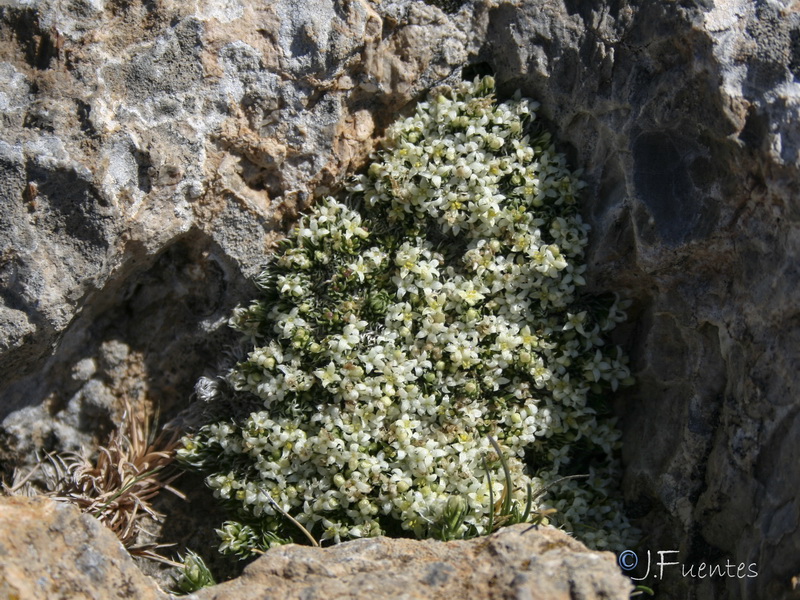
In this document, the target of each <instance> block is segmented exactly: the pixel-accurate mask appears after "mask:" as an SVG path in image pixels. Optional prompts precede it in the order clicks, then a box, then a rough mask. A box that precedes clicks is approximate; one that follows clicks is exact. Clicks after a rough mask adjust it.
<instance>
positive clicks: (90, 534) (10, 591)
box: [0, 497, 168, 600]
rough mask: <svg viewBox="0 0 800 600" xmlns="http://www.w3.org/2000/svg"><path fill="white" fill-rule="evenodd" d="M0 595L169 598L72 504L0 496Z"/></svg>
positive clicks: (108, 599)
mask: <svg viewBox="0 0 800 600" xmlns="http://www.w3.org/2000/svg"><path fill="white" fill-rule="evenodd" d="M0 531H2V532H3V536H2V538H0V540H1V541H0V597H2V598H52V599H54V600H55V599H56V598H64V599H66V598H69V599H70V600H73V599H74V600H82V599H84V598H85V599H90V598H96V599H97V600H111V599H113V598H120V599H122V598H137V599H138V598H140V599H141V600H160V599H164V600H166V598H167V597H168V596H167V594H164V593H163V592H161V591H160V590H159V589H158V587H157V586H156V585H155V584H154V583H153V581H152V580H151V579H150V578H149V577H147V576H145V575H143V574H142V572H141V571H140V570H139V568H138V567H137V566H136V564H135V563H134V562H133V559H132V558H131V557H130V555H129V554H128V553H127V551H126V550H125V549H124V548H123V547H122V544H120V542H119V540H118V539H117V537H116V536H115V535H114V534H113V533H112V532H111V531H110V530H108V529H106V527H104V526H103V525H102V524H100V522H99V521H97V520H96V519H93V518H92V517H89V516H86V515H82V514H81V513H80V511H79V510H78V509H77V508H75V507H74V506H72V505H70V504H63V503H60V502H54V501H53V500H49V499H45V498H25V497H0Z"/></svg>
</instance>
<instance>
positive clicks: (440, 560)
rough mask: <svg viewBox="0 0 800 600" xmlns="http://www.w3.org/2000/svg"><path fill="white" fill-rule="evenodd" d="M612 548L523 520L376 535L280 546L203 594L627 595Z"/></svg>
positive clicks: (408, 599)
mask: <svg viewBox="0 0 800 600" xmlns="http://www.w3.org/2000/svg"><path fill="white" fill-rule="evenodd" d="M632 587H633V586H632V585H631V583H630V580H629V579H628V578H627V577H625V576H623V575H622V574H621V573H620V571H619V568H618V567H617V565H616V558H615V556H614V555H613V554H611V553H610V552H591V551H589V550H587V549H586V547H585V546H583V544H581V543H580V542H577V541H576V540H574V539H573V538H570V537H569V536H567V535H566V534H564V533H563V532H561V531H559V530H557V529H552V528H547V527H542V528H533V527H532V526H530V525H525V524H520V525H514V526H512V527H508V528H506V529H502V530H500V531H499V532H497V533H495V534H493V535H491V536H489V537H486V538H477V539H473V540H468V541H456V542H447V543H445V542H438V541H434V540H425V541H418V540H408V539H390V538H383V537H381V538H370V539H362V540H355V541H351V542H345V543H343V544H339V545H337V546H333V547H330V548H323V549H320V548H312V547H309V546H296V545H289V546H281V547H277V548H273V549H271V550H269V551H268V552H267V553H266V554H265V555H264V556H262V557H260V558H259V559H258V560H256V561H255V562H254V563H252V564H251V565H249V566H248V567H247V568H246V569H245V571H244V573H243V574H242V575H241V576H240V577H238V578H237V579H235V580H233V581H231V582H228V583H224V584H221V585H218V586H215V587H212V588H207V589H204V590H200V591H199V592H197V593H196V594H195V595H194V598H196V599H197V600H222V599H225V600H237V599H240V598H241V599H244V598H282V599H285V600H294V599H300V598H303V599H305V600H329V599H333V598H336V599H342V600H344V599H347V600H362V599H363V600H374V599H378V598H392V599H397V600H417V599H418V600H437V599H442V600H445V599H451V598H527V599H530V600H561V599H563V600H568V599H572V598H584V599H585V600H590V599H592V598H597V599H600V598H603V599H607V600H612V599H617V600H627V599H628V598H629V595H630V591H631V589H632Z"/></svg>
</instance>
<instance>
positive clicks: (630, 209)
mask: <svg viewBox="0 0 800 600" xmlns="http://www.w3.org/2000/svg"><path fill="white" fill-rule="evenodd" d="M431 4H439V5H442V6H446V7H447V8H448V12H444V11H442V10H440V9H439V8H438V7H436V6H432V5H429V4H426V3H424V2H421V1H417V0H382V1H381V2H378V1H368V0H351V1H343V0H307V1H304V2H300V1H298V0H277V1H275V2H240V1H239V0H225V1H223V0H219V1H218V0H213V1H209V2H202V3H185V2H178V1H176V0H163V1H160V2H158V3H152V2H141V1H139V0H134V1H131V2H101V1H92V2H70V3H64V2H59V1H57V0H35V1H28V0H25V1H18V0H10V1H8V2H5V3H4V5H3V6H2V8H0V81H2V86H0V112H2V117H1V118H0V119H1V120H0V202H2V207H3V216H2V219H0V291H1V292H2V293H0V373H1V374H2V379H0V382H1V383H0V422H2V424H1V425H0V460H2V461H3V465H4V470H5V472H6V474H9V473H10V471H11V468H12V467H13V466H14V465H18V464H23V463H25V462H30V460H31V457H32V454H33V451H34V450H35V449H36V448H46V449H52V448H61V449H76V448H78V447H79V446H81V445H91V444H94V443H96V442H97V441H98V440H99V439H100V438H101V437H102V432H103V431H104V430H108V429H109V428H110V427H112V426H113V424H114V423H115V422H117V421H118V420H119V416H120V413H121V406H122V404H121V397H122V396H123V395H126V396H128V397H129V398H134V399H141V400H143V401H148V402H152V403H154V404H158V405H160V406H161V407H162V410H163V411H164V413H165V414H173V413H175V412H177V410H178V409H179V408H180V407H181V406H182V405H183V404H185V403H186V399H187V398H188V397H189V396H190V394H191V392H192V386H193V385H194V382H195V381H196V380H197V379H198V378H199V376H200V375H202V374H203V373H204V372H206V371H207V372H208V373H209V374H210V373H214V372H216V367H215V363H216V361H217V359H218V357H219V355H220V353H221V349H222V348H224V347H225V345H226V343H228V342H229V341H230V339H231V338H230V337H229V336H228V333H227V331H226V328H225V325H224V324H225V319H226V318H227V315H228V314H229V312H230V309H231V308H232V306H234V305H235V304H236V303H237V302H238V301H240V300H243V299H246V298H248V297H250V296H251V295H252V288H251V287H250V286H249V284H248V282H247V277H248V276H250V275H252V274H254V273H255V272H257V271H258V269H259V266H260V262H261V261H262V260H263V257H264V254H265V252H266V251H267V250H268V247H269V243H270V241H271V240H273V239H275V238H277V237H279V236H280V234H281V232H282V231H284V230H285V228H286V227H288V226H289V225H290V224H291V223H292V221H293V219H294V218H295V216H296V215H297V213H298V211H300V210H302V209H303V208H304V207H305V206H307V205H308V204H309V203H310V202H311V201H312V200H313V197H314V196H315V195H316V194H319V193H322V192H324V191H326V190H328V189H331V190H335V189H336V188H337V187H338V186H339V185H340V184H341V181H342V179H343V178H344V177H345V176H346V174H347V173H348V172H349V171H350V170H351V169H353V168H355V167H357V166H359V165H361V164H362V163H363V162H364V160H365V157H366V156H367V155H368V153H369V151H370V149H371V148H372V147H373V145H374V143H375V140H376V139H377V137H379V135H380V134H381V132H382V131H383V129H384V127H385V126H386V125H387V124H388V123H389V122H391V121H393V120H394V119H395V118H396V116H397V115H398V113H400V112H401V111H402V110H403V108H404V107H405V106H406V105H408V104H409V103H411V102H413V101H415V100H417V99H420V98H421V97H422V96H423V95H424V93H425V92H426V91H427V90H428V89H430V88H432V87H435V86H436V85H439V84H442V83H446V82H447V81H448V78H458V77H460V76H461V75H462V68H463V72H464V73H466V74H474V73H476V72H481V71H483V70H493V71H494V73H495V76H496V79H497V80H498V83H499V85H500V90H501V91H502V92H503V93H509V94H510V93H512V92H513V91H514V90H515V89H517V88H520V89H521V90H522V91H523V93H525V94H526V95H528V96H531V97H535V98H537V99H538V100H539V101H540V102H541V104H542V109H541V115H542V117H543V120H544V121H545V122H546V123H547V124H548V126H549V127H551V128H552V129H553V130H554V132H555V133H556V134H557V136H558V138H559V139H561V140H562V141H563V149H564V150H565V151H567V152H568V154H569V155H570V159H571V161H572V163H573V164H574V165H575V166H580V167H583V168H584V169H585V180H586V181H587V183H588V184H589V187H588V188H587V193H586V197H585V216H586V218H587V220H588V221H589V222H590V223H591V224H592V226H593V235H592V238H591V239H592V248H591V252H590V256H589V259H590V268H589V273H588V274H589V276H590V278H591V283H592V286H593V289H594V291H616V292H619V293H621V294H623V295H626V296H628V297H631V298H633V299H634V300H635V304H634V307H633V310H632V317H633V321H632V324H631V326H630V327H629V328H628V330H627V333H626V332H625V331H623V330H620V333H619V335H620V338H619V340H618V341H620V342H622V343H624V344H626V345H627V346H628V348H629V350H630V354H631V355H632V356H633V358H634V367H635V370H636V372H637V376H638V381H639V383H638V386H637V388H636V389H635V390H633V391H632V392H630V393H629V394H628V396H627V397H626V398H623V399H622V400H621V402H620V404H619V406H618V410H619V413H620V415H621V416H622V417H623V421H622V425H623V429H624V440H625V446H624V459H625V462H626V472H625V481H624V488H625V494H626V497H627V499H628V501H629V505H630V509H631V516H634V517H638V518H640V525H641V527H642V528H643V529H644V530H645V532H646V534H647V542H646V543H647V546H648V547H649V549H651V550H652V551H657V550H659V549H661V550H678V551H679V553H680V554H679V555H680V560H681V561H683V562H685V563H687V564H693V563H700V562H707V563H708V562H714V563H724V562H725V560H726V559H731V560H732V561H734V562H736V563H740V562H744V563H748V564H749V563H754V564H757V565H758V573H759V575H758V577H755V578H747V579H739V578H735V577H734V578H730V577H724V578H714V579H704V580H699V579H691V578H684V577H681V576H680V572H679V571H672V572H671V573H668V574H667V575H666V578H665V579H664V580H663V581H659V582H655V583H657V584H658V585H657V587H658V594H659V597H661V598H679V597H681V598H682V597H686V596H687V595H690V594H696V595H697V596H698V597H707V598H726V597H730V598H749V599H752V598H766V597H769V598H780V597H784V596H786V597H789V596H788V595H789V594H791V586H792V584H791V581H792V577H794V576H798V575H800V546H799V545H800V535H798V528H799V527H800V500H799V499H798V496H797V494H796V482H797V481H800V461H799V460H798V459H797V458H798V456H800V442H798V440H800V436H798V432H799V431H800V417H798V414H799V413H798V410H797V398H798V392H799V391H800V375H798V373H800V353H799V352H798V350H797V349H798V348H800V326H798V316H797V315H798V312H797V301H796V290H797V289H798V287H799V286H800V271H798V269H797V262H798V252H800V233H799V232H798V221H800V209H798V202H797V198H798V197H800V193H799V192H800V190H799V189H798V187H800V173H799V172H798V169H799V168H800V135H799V134H798V131H800V128H798V120H799V117H800V83H798V78H800V50H798V48H800V46H799V45H798V40H799V39H800V12H798V10H797V6H796V3H794V4H793V3H791V2H788V1H787V2H778V1H760V2H748V1H746V0H687V1H684V2H663V1H660V0H652V1H650V0H647V1H643V2H631V1H629V0H621V1H615V2H610V1H607V0H598V1H597V2H577V1H575V0H542V1H541V2H514V1H510V0H509V1H505V0H472V1H469V2H465V3H463V5H461V6H460V8H459V7H458V4H459V3H458V2H442V1H437V2H433V1H432V2H431ZM455 9H458V10H455ZM649 583H654V582H653V581H650V582H649Z"/></svg>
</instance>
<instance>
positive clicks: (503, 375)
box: [179, 77, 632, 555]
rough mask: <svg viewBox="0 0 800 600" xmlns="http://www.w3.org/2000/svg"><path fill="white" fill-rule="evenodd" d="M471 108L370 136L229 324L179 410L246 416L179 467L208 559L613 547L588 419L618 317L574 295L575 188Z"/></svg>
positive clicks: (619, 525) (426, 109) (617, 366)
mask: <svg viewBox="0 0 800 600" xmlns="http://www.w3.org/2000/svg"><path fill="white" fill-rule="evenodd" d="M493 93H494V81H493V80H492V79H491V78H488V77H487V78H484V79H482V80H476V81H475V82H474V83H471V84H470V83H465V84H463V85H462V86H461V87H460V88H459V89H458V90H457V91H456V92H455V93H454V94H453V96H452V97H450V98H448V97H439V98H436V99H434V100H433V101H432V102H423V103H420V104H419V106H418V107H417V111H416V114H415V115H414V116H412V117H409V118H407V119H404V120H401V121H399V122H398V123H396V124H395V125H394V126H392V127H391V128H390V130H389V131H388V135H387V138H386V141H385V144H384V148H383V150H382V151H381V152H379V153H378V154H377V155H376V156H375V157H374V162H373V163H372V165H371V166H370V168H369V169H368V172H367V173H366V174H365V175H363V176H361V177H359V178H358V179H357V180H356V181H355V182H354V183H353V184H352V185H351V187H350V195H349V197H348V198H347V199H346V201H344V202H341V201H337V200H335V199H333V198H326V199H324V200H323V201H321V202H320V203H319V204H318V205H317V206H316V207H315V208H314V210H313V211H312V212H311V213H310V214H308V215H306V216H304V217H302V218H301V219H300V221H299V223H298V225H297V227H296V228H295V229H294V231H293V232H292V233H291V235H290V236H289V237H288V238H287V239H286V240H284V242H283V243H282V244H281V245H280V247H279V248H278V250H277V251H276V252H275V254H274V255H273V256H272V257H271V262H270V264H269V265H268V266H267V267H266V269H265V270H264V272H263V273H262V274H261V275H260V276H259V277H258V278H257V279H256V283H257V285H258V287H259V289H260V295H259V297H258V298H257V299H255V300H254V301H253V302H252V303H251V304H250V306H248V307H241V308H238V309H237V310H236V311H235V314H234V316H233V318H232V320H231V322H232V325H233V326H234V327H236V328H237V329H238V330H239V331H241V332H242V334H243V336H244V339H245V343H246V352H245V355H244V356H243V357H242V359H241V360H240V361H239V362H238V363H237V364H236V365H235V366H234V367H233V368H232V369H231V370H230V371H229V372H228V373H227V374H226V375H225V377H224V379H222V380H220V381H217V382H214V384H213V386H209V385H207V383H208V382H207V381H206V384H204V386H203V389H206V388H208V389H211V387H213V393H212V392H211V391H208V390H206V392H204V393H203V394H200V395H201V396H202V397H206V398H213V402H214V403H216V404H217V405H219V404H220V403H222V405H223V406H224V402H225V398H228V401H230V398H232V397H236V398H238V399H241V398H243V397H248V398H251V399H256V400H258V402H259V403H260V407H259V408H258V409H257V410H255V411H254V412H251V413H249V414H247V415H244V416H241V417H237V416H235V415H233V416H232V417H231V418H230V419H229V420H219V419H217V420H215V421H214V422H211V423H209V424H207V425H205V426H204V427H202V428H201V429H200V430H199V431H197V432H196V433H195V434H194V435H192V436H189V437H187V438H186V439H185V440H184V448H183V450H181V451H179V456H180V458H181V459H182V460H183V461H184V463H185V464H187V465H192V466H194V467H196V468H199V469H202V470H204V471H206V472H207V473H208V474H209V475H208V477H207V483H208V485H209V486H210V487H211V488H212V489H213V490H214V492H215V495H216V496H218V497H219V498H221V499H222V500H223V501H225V502H226V503H228V504H229V505H230V507H231V508H232V510H233V511H234V512H235V514H236V522H235V525H233V524H226V526H223V528H222V530H220V531H221V537H222V539H223V549H224V550H226V551H229V552H233V553H237V554H239V555H248V553H252V552H259V551H263V550H264V549H265V548H267V547H269V546H270V545H271V544H274V543H280V542H281V541H282V540H285V539H295V540H299V539H302V538H303V537H304V536H305V537H308V538H309V539H312V540H316V539H319V540H320V541H323V542H324V541H332V542H339V541H341V540H344V539H348V538H356V537H364V536H373V535H378V534H382V533H385V534H392V535H411V536H417V537H425V536H435V537H438V538H440V539H456V538H463V537H468V536H473V535H480V534H484V533H488V532H491V531H492V530H493V529H494V528H496V527H497V526H500V525H503V524H508V523H511V522H519V521H531V522H545V521H547V520H548V519H551V518H552V519H555V520H556V522H557V523H558V524H560V525H562V526H564V527H565V528H567V529H569V530H573V531H575V532H576V534H578V535H580V537H582V539H583V540H584V541H586V542H587V543H589V544H590V545H594V546H596V547H601V548H618V547H623V546H625V545H626V544H627V543H628V542H629V538H630V537H631V535H632V530H631V528H630V526H629V524H628V522H627V520H626V519H625V517H624V515H623V514H622V511H621V503H620V501H619V499H618V498H617V497H616V495H615V493H614V489H615V485H616V477H617V468H618V465H617V461H616V458H615V450H616V448H617V447H618V445H619V433H618V431H617V430H616V428H615V423H614V420H613V419H612V418H610V417H608V416H607V415H605V414H604V413H603V412H602V407H603V406H604V399H605V397H606V396H607V394H608V393H610V392H612V391H614V390H616V389H617V387H618V386H619V385H620V384H627V383H630V382H631V379H630V373H629V371H628V368H627V365H626V359H625V357H624V356H623V355H622V352H621V351H620V350H619V349H618V348H615V347H613V346H611V345H609V344H608V343H606V341H605V336H606V335H607V332H608V331H610V330H611V329H612V328H613V327H614V326H615V325H616V323H618V322H620V321H622V320H623V319H624V311H623V307H622V306H621V305H620V303H619V302H617V300H616V299H615V298H611V299H609V300H608V301H601V300H599V299H596V298H590V297H586V296H583V295H581V294H580V289H581V287H582V286H584V285H585V281H584V278H583V273H584V270H585V265H584V264H583V251H584V248H585V246H586V243H587V234H588V229H589V228H588V226H587V225H585V224H584V223H583V222H582V220H581V217H580V215H579V214H578V205H577V197H578V194H579V190H580V189H581V187H582V184H581V182H580V181H579V180H578V178H577V175H576V174H575V173H572V172H571V171H569V170H568V169H567V166H566V161H565V160H564V157H563V156H562V155H560V154H558V153H557V152H556V151H555V148H554V146H553V143H552V141H551V139H550V136H549V135H548V134H547V133H542V132H539V131H537V130H536V128H535V127H534V120H535V109H536V108H537V104H536V103H535V102H532V101H529V100H525V99H522V98H520V97H519V96H517V97H515V98H514V99H513V100H510V101H507V102H503V103H498V102H496V101H495V99H494V95H493ZM222 412H224V409H223V410H219V409H218V410H217V414H219V413H222ZM229 414H232V412H231V411H229ZM576 467H579V468H580V470H581V471H583V472H585V473H586V474H587V481H583V480H581V481H580V482H579V481H578V480H577V479H575V478H574V477H570V475H574V474H575V472H574V471H571V469H574V468H576ZM565 476H566V477H565ZM544 491H547V492H548V494H547V501H545V494H544V493H543V492H544ZM495 498H498V499H499V503H498V504H497V505H495ZM523 507H524V508H523ZM556 511H557V512H556Z"/></svg>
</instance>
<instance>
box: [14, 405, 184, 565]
mask: <svg viewBox="0 0 800 600" xmlns="http://www.w3.org/2000/svg"><path fill="white" fill-rule="evenodd" d="M153 421H154V419H153V415H152V414H151V413H150V411H147V410H142V411H138V414H137V411H134V409H133V407H132V406H131V405H130V403H128V402H126V403H125V412H124V414H123V417H122V424H121V426H120V427H119V429H117V430H115V431H114V432H113V433H112V434H111V436H110V437H109V440H108V442H107V443H106V444H105V445H104V446H100V448H98V451H97V456H96V458H95V459H94V460H92V459H91V458H90V457H89V456H88V455H87V453H85V452H81V453H75V452H66V453H61V454H57V453H55V452H49V453H45V454H44V455H42V456H41V457H40V459H39V463H38V464H37V465H36V466H35V467H34V468H33V470H32V471H31V472H30V473H28V474H27V475H26V476H25V477H24V478H23V479H21V480H19V481H18V482H17V483H15V484H14V485H13V487H11V488H6V491H7V492H8V493H12V494H14V493H18V492H22V493H27V494H30V493H31V486H30V484H29V480H30V479H31V478H32V476H33V475H34V474H35V473H36V472H37V471H40V472H41V473H42V477H43V480H44V485H45V487H46V488H47V490H48V491H46V492H45V493H44V495H46V496H49V497H51V498H53V499H55V500H60V501H64V502H71V503H72V504H75V505H76V506H78V507H79V508H80V509H81V511H83V512H84V513H87V514H90V515H92V516H94V517H96V518H97V519H98V520H99V521H101V522H102V523H103V524H104V525H105V526H106V527H108V528H109V529H111V530H112V531H113V532H114V533H115V534H116V535H117V537H118V538H119V539H120V541H121V542H122V544H123V545H124V546H125V548H126V549H127V550H128V551H129V552H130V553H131V554H135V555H140V556H145V557H147V558H152V559H155V560H159V559H160V558H161V557H159V556H158V555H157V554H156V553H155V552H154V548H155V547H154V546H152V545H148V546H139V547H136V546H135V544H136V539H137V537H138V534H139V532H140V531H142V526H143V521H144V519H145V517H147V516H149V517H150V518H152V519H154V520H156V521H161V520H162V519H163V518H164V515H162V514H161V513H159V512H157V511H156V510H155V509H154V508H153V506H152V504H151V501H152V500H153V498H155V496H156V495H158V494H159V493H160V492H161V490H168V491H170V492H172V493H173V494H175V495H176V496H178V497H180V498H183V499H185V496H184V495H183V494H182V493H181V492H180V491H178V490H176V489H175V488H173V487H172V486H171V483H172V482H173V481H174V480H175V479H176V478H177V477H178V476H179V475H180V473H179V472H177V471H174V470H173V469H171V468H170V467H171V466H172V462H173V461H174V460H175V449H176V447H177V446H178V444H179V440H180V432H178V431H168V430H166V429H165V430H164V431H162V432H161V433H160V434H159V435H158V436H154V435H153V432H152V430H151V427H152V423H153Z"/></svg>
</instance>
